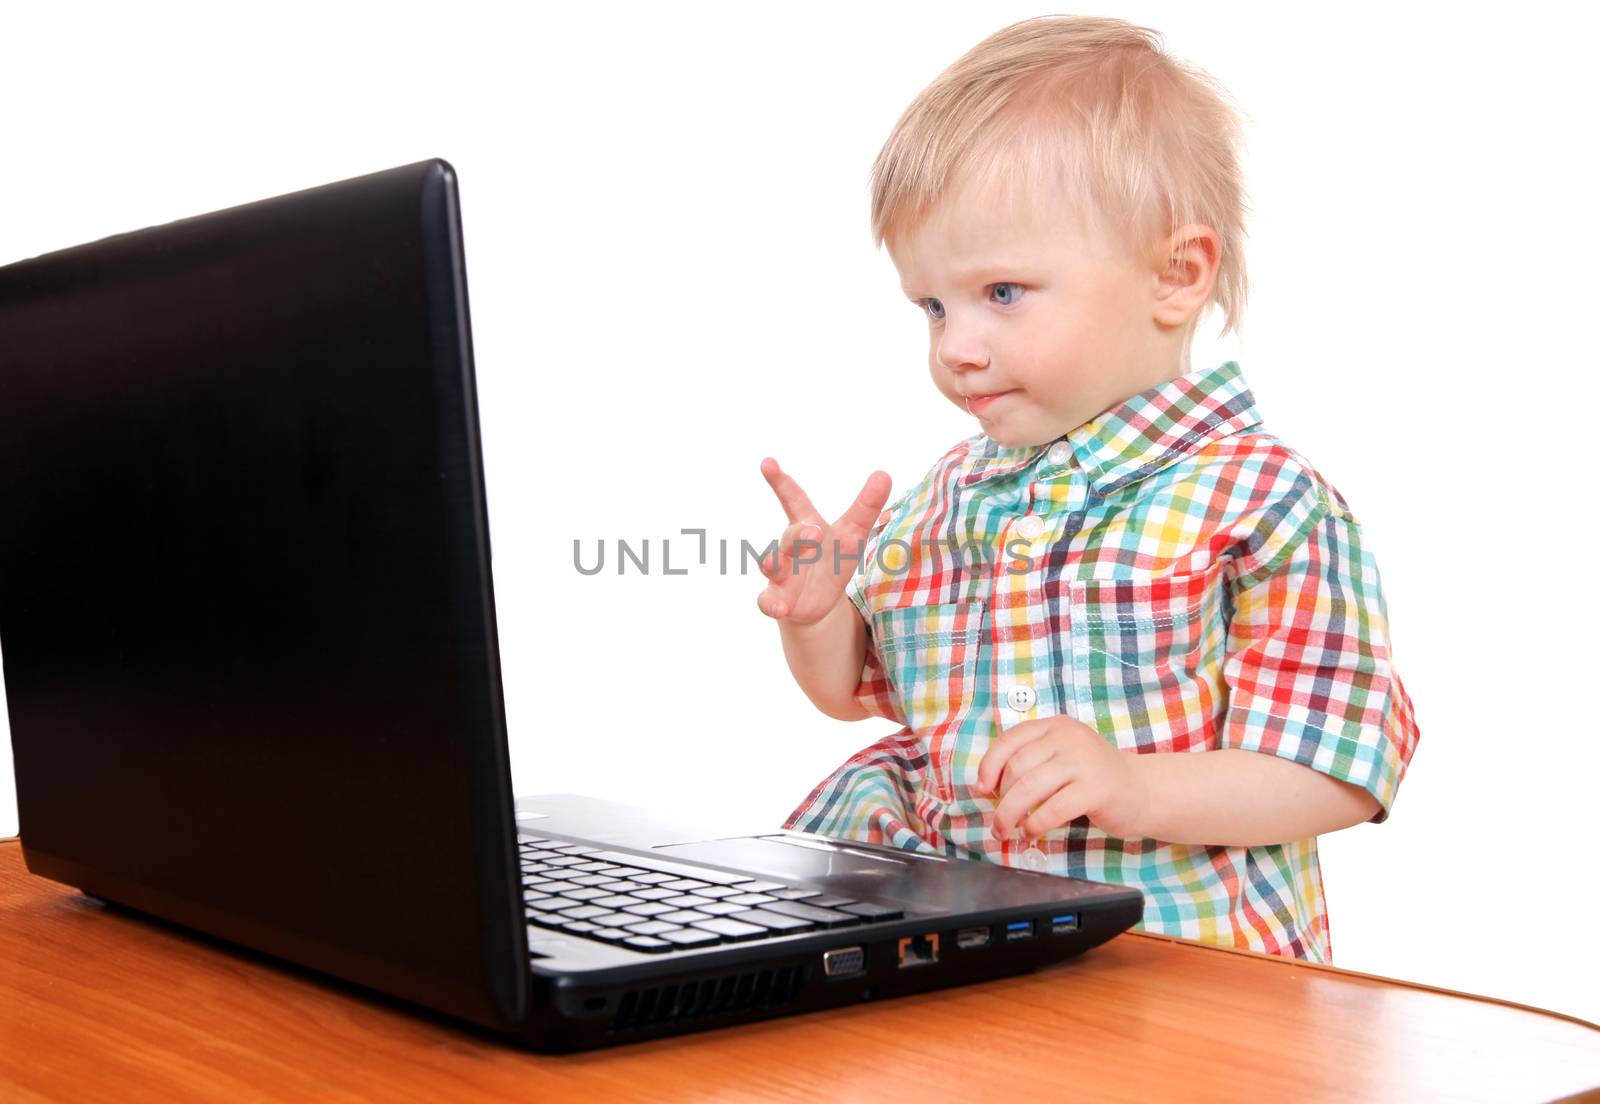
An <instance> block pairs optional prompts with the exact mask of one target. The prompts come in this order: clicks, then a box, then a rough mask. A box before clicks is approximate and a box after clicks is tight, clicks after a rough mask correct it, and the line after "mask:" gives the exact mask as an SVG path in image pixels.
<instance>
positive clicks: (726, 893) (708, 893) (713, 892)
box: [695, 885, 739, 897]
mask: <svg viewBox="0 0 1600 1104" xmlns="http://www.w3.org/2000/svg"><path fill="white" fill-rule="evenodd" d="M695 892H696V893H698V894H699V895H700V896H702V897H732V896H733V895H734V894H735V893H738V892H739V887H738V886H722V885H714V886H707V887H706V888H705V889H697V890H695Z"/></svg>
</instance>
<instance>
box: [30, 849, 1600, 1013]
mask: <svg viewBox="0 0 1600 1104" xmlns="http://www.w3.org/2000/svg"><path fill="white" fill-rule="evenodd" d="M8 843H14V844H16V845H17V847H18V848H19V849H20V848H21V846H22V837H21V836H0V845H5V844H8ZM23 869H24V872H25V873H27V868H26V867H24V868H23ZM29 876H30V877H37V875H33V874H30V875H29ZM41 880H42V881H49V879H48V878H46V879H41ZM52 884H58V883H52ZM1116 938H1118V939H1150V940H1155V941H1156V942H1160V943H1173V944H1176V945H1178V946H1181V947H1187V948H1191V949H1193V950H1197V951H1207V952H1211V953H1217V954H1233V955H1243V956H1244V957H1246V958H1249V959H1253V960H1254V961H1257V962H1268V963H1274V964H1276V965H1278V966H1287V967H1289V968H1291V969H1298V970H1317V971H1320V972H1322V973H1329V974H1339V975H1342V976H1344V977H1356V978H1363V979H1365V980H1367V981H1376V982H1381V983H1383V984H1385V985H1398V986H1401V987H1403V988H1406V989H1418V990H1421V991H1422V992H1425V993H1439V994H1441V995H1443V996H1447V997H1460V998H1462V999H1463V1000H1472V1001H1482V1002H1483V1003H1485V1004H1498V1005H1500V1006H1501V1007H1504V1008H1514V1009H1516V1010H1517V1011H1519V1012H1534V1013H1537V1014H1539V1015H1541V1016H1549V1017H1551V1018H1552V1019H1557V1020H1565V1021H1566V1022H1568V1023H1573V1024H1577V1025H1578V1026H1579V1027H1587V1028H1588V1029H1589V1030H1591V1031H1597V1032H1600V1024H1593V1023H1590V1022H1589V1021H1588V1020H1585V1019H1583V1018H1582V1017H1580V1016H1573V1015H1570V1014H1569V1013H1566V1012H1557V1011H1554V1010H1553V1009H1549V1008H1540V1007H1539V1006H1538V1005H1533V1004H1523V1003H1521V1002H1520V1001H1513V1000H1507V999H1505V998H1504V997H1490V996H1485V995H1484V994H1482V993H1467V992H1463V991H1461V990H1459V989H1446V988H1445V987H1444V986H1442V985H1429V984H1428V983H1427V982H1422V981H1407V980H1405V979H1403V978H1393V977H1388V976H1386V975H1384V974H1368V973H1364V972H1362V971H1360V970H1349V969H1346V968H1345V967H1343V966H1332V965H1329V964H1328V963H1325V962H1307V961H1306V960H1305V959H1302V958H1290V957H1288V956H1286V955H1269V954H1262V953H1261V952H1260V951H1251V950H1247V949H1245V948H1243V947H1224V946H1222V945H1220V944H1217V943H1204V942H1201V941H1200V940H1198V939H1184V938H1182V937H1180V936H1176V935H1165V934H1163V933H1161V932H1150V931H1127V932H1123V933H1122V934H1121V935H1119V936H1117V937H1116Z"/></svg>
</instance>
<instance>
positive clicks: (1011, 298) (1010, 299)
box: [989, 283, 1022, 307]
mask: <svg viewBox="0 0 1600 1104" xmlns="http://www.w3.org/2000/svg"><path fill="white" fill-rule="evenodd" d="M989 286H990V287H991V288H992V289H993V290H994V294H995V298H996V299H997V300H998V301H999V302H1000V303H1001V304H1002V305H1004V306H1007V307H1009V306H1010V305H1011V304H1012V303H1015V302H1016V301H1017V300H1018V299H1020V298H1021V297H1022V285H1021V284H1012V283H1006V284H990V285H989ZM1003 292H1009V294H1002V293H1003Z"/></svg>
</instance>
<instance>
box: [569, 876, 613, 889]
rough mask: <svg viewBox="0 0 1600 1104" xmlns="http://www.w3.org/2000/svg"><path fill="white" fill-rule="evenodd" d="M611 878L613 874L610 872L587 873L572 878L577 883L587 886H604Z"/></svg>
mask: <svg viewBox="0 0 1600 1104" xmlns="http://www.w3.org/2000/svg"><path fill="white" fill-rule="evenodd" d="M610 880H611V875H609V874H585V875H583V876H582V877H578V878H573V879H572V881H573V882H575V883H576V884H578V885H585V886H604V885H605V883H607V882H609V881H610Z"/></svg>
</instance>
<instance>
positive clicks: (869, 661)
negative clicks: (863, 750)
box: [844, 503, 907, 725]
mask: <svg viewBox="0 0 1600 1104" xmlns="http://www.w3.org/2000/svg"><path fill="white" fill-rule="evenodd" d="M895 505H898V503H896V504H893V505H890V506H888V507H885V508H884V510H883V512H882V513H880V514H879V515H878V520H877V521H876V522H875V523H874V524H873V526H872V531H871V532H869V533H868V534H867V539H866V541H865V543H864V544H863V546H862V554H861V562H860V563H859V564H857V565H856V570H855V571H854V572H853V573H852V574H851V576H850V578H849V579H848V580H847V581H846V582H845V584H844V592H845V595H846V597H848V598H849V599H850V603H851V604H852V605H853V606H855V608H856V612H857V613H858V614H859V615H860V616H861V620H862V621H864V622H865V623H866V626H867V648H866V652H865V658H864V660H863V662H862V666H861V682H860V684H859V685H857V687H856V693H855V698H856V701H857V702H859V703H860V705H861V708H863V709H865V710H866V711H867V712H868V713H870V714H872V715H873V716H876V717H885V718H887V719H889V720H891V721H894V722H895V723H896V724H902V725H903V724H906V723H907V721H906V718H905V714H904V713H902V712H901V711H900V706H899V704H898V703H897V702H896V700H895V694H894V685H893V684H892V683H890V681H889V676H888V674H887V672H885V671H884V669H883V660H882V658H881V657H880V656H879V654H878V648H877V644H876V642H875V641H874V640H873V638H872V611H871V609H869V608H868V606H867V601H866V597H865V595H864V594H863V593H862V588H863V586H864V585H865V581H866V573H867V572H868V571H870V570H872V568H873V566H874V565H875V564H876V563H877V547H878V541H879V539H880V538H881V537H882V536H883V531H884V528H885V526H887V525H888V523H889V518H890V516H891V515H892V514H893V512H894V508H895Z"/></svg>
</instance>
